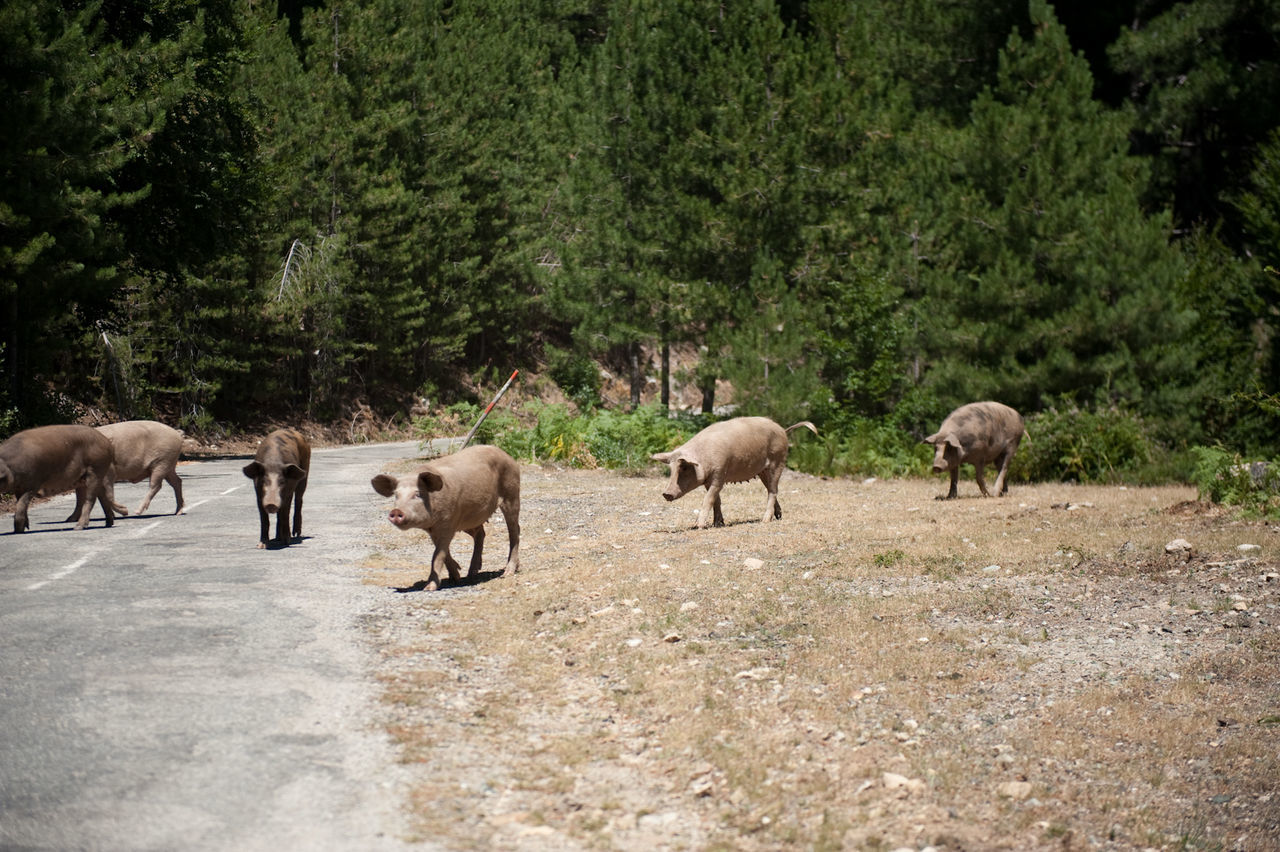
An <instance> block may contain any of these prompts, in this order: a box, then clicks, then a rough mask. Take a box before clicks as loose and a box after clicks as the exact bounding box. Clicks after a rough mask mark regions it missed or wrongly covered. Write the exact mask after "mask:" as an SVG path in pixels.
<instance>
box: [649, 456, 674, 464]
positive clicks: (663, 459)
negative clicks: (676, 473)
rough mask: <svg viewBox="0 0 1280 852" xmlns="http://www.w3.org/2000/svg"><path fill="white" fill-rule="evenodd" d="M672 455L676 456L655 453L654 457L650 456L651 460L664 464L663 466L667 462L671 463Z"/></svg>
mask: <svg viewBox="0 0 1280 852" xmlns="http://www.w3.org/2000/svg"><path fill="white" fill-rule="evenodd" d="M672 455H674V453H654V454H653V455H651V456H649V458H651V459H653V460H654V461H656V462H662V463H663V464H666V463H667V462H669V461H671V456H672Z"/></svg>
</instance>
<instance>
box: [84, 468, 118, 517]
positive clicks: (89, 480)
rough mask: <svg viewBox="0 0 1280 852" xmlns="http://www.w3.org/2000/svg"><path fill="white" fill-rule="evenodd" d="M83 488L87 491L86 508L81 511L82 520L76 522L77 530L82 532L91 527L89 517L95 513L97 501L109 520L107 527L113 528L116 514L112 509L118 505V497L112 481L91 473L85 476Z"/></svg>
mask: <svg viewBox="0 0 1280 852" xmlns="http://www.w3.org/2000/svg"><path fill="white" fill-rule="evenodd" d="M83 487H84V489H85V501H84V508H83V509H81V510H80V520H78V521H76V529H78V530H82V529H84V528H85V527H87V526H89V515H90V513H91V512H93V503H94V501H95V500H96V501H97V502H98V504H99V505H100V506H102V514H103V515H104V516H106V519H107V524H106V525H107V526H113V525H114V524H115V513H114V512H112V510H111V507H112V506H114V505H115V504H116V500H115V497H116V495H115V489H114V488H113V487H112V483H111V481H110V480H107V479H103V478H102V477H100V476H98V475H96V474H94V473H92V472H90V473H87V474H85V478H84V486H83ZM77 499H78V496H77Z"/></svg>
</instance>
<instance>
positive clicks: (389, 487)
mask: <svg viewBox="0 0 1280 852" xmlns="http://www.w3.org/2000/svg"><path fill="white" fill-rule="evenodd" d="M369 484H370V485H372V486H373V490H374V491H377V492H378V493H379V494H381V495H382V496H383V497H390V496H391V495H392V494H395V493H396V481H395V479H393V478H392V477H390V476H387V475H386V474H385V473H380V474H378V475H377V476H375V477H374V478H373V479H371V480H369Z"/></svg>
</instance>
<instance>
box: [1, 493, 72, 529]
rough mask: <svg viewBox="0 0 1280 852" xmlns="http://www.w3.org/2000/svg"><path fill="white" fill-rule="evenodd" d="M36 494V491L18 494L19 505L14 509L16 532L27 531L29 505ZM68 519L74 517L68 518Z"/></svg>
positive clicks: (14, 527)
mask: <svg viewBox="0 0 1280 852" xmlns="http://www.w3.org/2000/svg"><path fill="white" fill-rule="evenodd" d="M34 496H36V492H34V491H28V492H26V493H25V494H19V495H18V505H17V506H15V507H14V510H13V531H14V532H15V533H20V532H26V531H27V526H28V525H27V507H28V506H30V505H31V498H32V497H34ZM67 520H68V521H69V520H72V519H71V518H67Z"/></svg>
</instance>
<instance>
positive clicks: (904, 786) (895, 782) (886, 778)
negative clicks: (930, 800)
mask: <svg viewBox="0 0 1280 852" xmlns="http://www.w3.org/2000/svg"><path fill="white" fill-rule="evenodd" d="M880 780H881V781H883V782H884V788H885V789H886V790H905V791H906V792H908V793H923V792H924V791H925V783H924V781H922V780H921V779H919V778H908V777H907V776H905V775H899V774H898V773H896V772H886V773H884V774H883V775H882V776H880Z"/></svg>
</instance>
